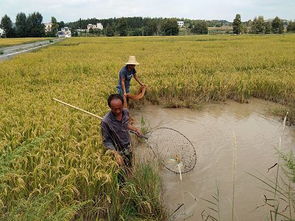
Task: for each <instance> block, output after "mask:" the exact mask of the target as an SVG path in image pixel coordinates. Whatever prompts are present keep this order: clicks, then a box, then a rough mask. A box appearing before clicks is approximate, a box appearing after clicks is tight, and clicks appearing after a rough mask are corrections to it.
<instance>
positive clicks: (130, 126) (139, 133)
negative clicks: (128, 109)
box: [128, 124, 143, 136]
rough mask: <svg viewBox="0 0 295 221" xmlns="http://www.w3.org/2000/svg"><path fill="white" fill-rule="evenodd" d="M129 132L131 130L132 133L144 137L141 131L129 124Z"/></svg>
mask: <svg viewBox="0 0 295 221" xmlns="http://www.w3.org/2000/svg"><path fill="white" fill-rule="evenodd" d="M128 130H131V131H133V132H135V133H136V134H137V135H139V136H142V135H143V134H142V133H141V130H140V129H138V128H136V127H134V126H133V125H131V124H128Z"/></svg>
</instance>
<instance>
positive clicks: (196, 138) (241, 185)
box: [134, 99, 295, 221]
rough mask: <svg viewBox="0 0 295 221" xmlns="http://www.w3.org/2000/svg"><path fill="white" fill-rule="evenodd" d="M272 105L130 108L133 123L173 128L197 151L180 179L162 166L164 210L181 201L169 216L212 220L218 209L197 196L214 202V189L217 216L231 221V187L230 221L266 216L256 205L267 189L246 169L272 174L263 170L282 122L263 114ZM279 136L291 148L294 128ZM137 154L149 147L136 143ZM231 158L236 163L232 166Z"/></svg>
mask: <svg viewBox="0 0 295 221" xmlns="http://www.w3.org/2000/svg"><path fill="white" fill-rule="evenodd" d="M274 106H275V105H274V104H272V103H269V102H265V101H260V100H256V99H253V100H250V102H249V103H248V104H239V103H236V102H232V101H229V102H226V103H224V104H211V105H207V106H205V107H204V108H202V110H189V109H165V108H161V107H159V106H145V107H144V108H143V109H142V110H141V111H134V112H135V113H134V116H135V119H137V120H138V122H140V118H141V117H144V119H145V120H146V121H147V122H148V123H149V124H150V127H152V128H155V127H159V126H168V127H172V128H175V129H177V130H179V131H180V132H182V133H183V134H185V135H186V136H187V137H188V138H189V139H190V140H191V141H192V143H193V144H194V145H195V147H196V149H197V155H198V161H197V164H196V167H195V168H194V170H193V171H192V172H190V173H188V174H184V175H183V181H182V183H181V182H180V180H179V176H178V175H176V174H173V173H171V172H169V171H167V170H165V169H162V170H161V176H162V180H163V194H164V202H165V203H164V204H165V206H166V207H167V209H168V212H169V213H172V212H173V211H174V210H175V209H176V208H177V207H179V206H180V205H181V204H182V203H184V206H182V207H181V208H180V209H179V210H178V211H177V212H176V213H175V214H174V215H173V216H172V217H171V218H170V219H171V220H184V219H185V220H202V216H201V214H203V215H206V214H211V215H213V216H214V217H216V218H217V217H218V215H217V213H216V212H213V211H212V210H210V209H209V207H213V208H216V207H214V206H213V205H210V203H208V202H206V201H204V200H202V199H201V198H203V199H207V200H210V201H213V202H216V201H215V200H214V198H213V197H212V195H214V194H216V192H217V189H218V190H219V197H218V198H219V211H220V212H219V214H220V220H225V221H227V220H231V216H232V198H233V190H235V191H234V196H235V197H234V202H235V203H234V214H235V215H234V216H235V219H234V220H240V221H249V220H251V221H261V220H268V219H267V216H268V214H269V208H267V207H261V208H260V209H255V208H256V207H257V206H259V205H262V204H263V194H266V192H265V191H264V190H263V189H262V188H263V187H265V186H263V184H262V183H260V182H259V181H258V180H256V179H254V178H253V177H251V176H250V175H248V174H247V172H249V173H253V174H258V173H261V174H263V175H266V176H268V177H270V178H272V177H274V174H275V169H273V170H271V171H270V172H267V168H269V167H270V166H272V165H273V164H274V163H276V162H277V155H276V150H275V148H277V147H278V143H279V137H280V136H281V135H282V132H283V130H282V123H281V122H280V121H279V120H278V119H274V118H272V117H271V116H269V115H268V114H267V110H268V109H269V108H271V107H274ZM282 138H283V139H282V149H283V150H286V151H287V150H293V151H294V150H295V129H294V128H290V127H287V128H286V129H285V131H284V134H283V136H282ZM235 141H236V146H235V145H234V144H233V143H235ZM233 147H236V149H234V148H233ZM233 150H235V151H233ZM137 155H141V157H143V156H142V155H144V157H148V155H149V151H148V150H147V149H146V148H145V147H140V148H139V149H138V150H137ZM233 159H234V161H233ZM233 162H236V163H235V169H233V165H234V164H233ZM233 179H234V186H235V187H233Z"/></svg>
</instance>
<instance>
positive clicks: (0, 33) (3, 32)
mask: <svg viewBox="0 0 295 221" xmlns="http://www.w3.org/2000/svg"><path fill="white" fill-rule="evenodd" d="M4 34H5V31H4V30H3V29H2V28H0V37H1V36H2V35H4Z"/></svg>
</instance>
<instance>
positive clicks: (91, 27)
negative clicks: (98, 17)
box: [87, 23, 103, 32]
mask: <svg viewBox="0 0 295 221" xmlns="http://www.w3.org/2000/svg"><path fill="white" fill-rule="evenodd" d="M90 29H92V30H103V25H102V24H101V23H97V24H96V25H93V24H88V25H87V32H89V30H90Z"/></svg>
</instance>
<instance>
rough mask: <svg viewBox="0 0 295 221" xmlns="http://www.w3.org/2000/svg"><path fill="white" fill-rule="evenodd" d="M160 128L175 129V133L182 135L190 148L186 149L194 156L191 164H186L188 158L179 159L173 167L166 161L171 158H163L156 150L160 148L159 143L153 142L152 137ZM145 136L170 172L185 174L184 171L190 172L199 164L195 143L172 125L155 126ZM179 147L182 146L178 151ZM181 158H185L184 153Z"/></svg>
mask: <svg viewBox="0 0 295 221" xmlns="http://www.w3.org/2000/svg"><path fill="white" fill-rule="evenodd" d="M160 130H166V131H168V130H169V131H173V132H174V133H177V134H178V135H179V136H180V137H182V141H185V142H186V143H187V145H186V146H187V147H189V148H190V150H186V151H189V153H191V158H192V160H191V161H190V162H191V165H185V163H186V162H187V161H186V160H179V162H177V164H175V166H174V167H171V166H169V165H168V164H167V162H166V161H167V160H170V159H171V158H170V159H166V160H163V159H161V157H162V156H159V151H158V150H156V148H157V149H159V147H158V145H154V144H152V142H151V138H152V137H153V134H155V133H156V132H157V131H160ZM144 138H145V140H146V143H147V144H148V146H149V148H150V149H151V150H152V152H153V154H154V155H155V156H156V157H157V158H158V159H159V160H160V162H161V164H162V165H163V166H164V167H165V168H166V169H167V170H169V171H170V172H173V173H176V174H184V173H188V172H190V171H192V170H193V169H194V168H195V166H196V164H197V152H196V148H195V146H194V145H193V143H192V142H191V141H190V140H189V139H188V138H187V137H186V136H185V135H184V134H183V133H181V132H179V131H178V130H176V129H174V128H170V127H157V128H154V129H153V130H151V131H150V132H148V133H147V134H146V135H145V136H144ZM158 142H159V141H158ZM181 145H182V144H181V142H179V146H181ZM155 146H157V147H156V148H155ZM174 146H178V145H177V144H174ZM168 148H169V147H168ZM179 148H180V147H178V151H179ZM182 151H184V150H182ZM180 158H181V159H183V155H181V156H180ZM176 161H177V160H176ZM181 163H182V164H184V165H183V166H181V170H180V171H179V167H178V166H179V165H180V164H181Z"/></svg>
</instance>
